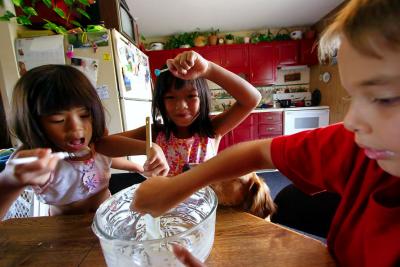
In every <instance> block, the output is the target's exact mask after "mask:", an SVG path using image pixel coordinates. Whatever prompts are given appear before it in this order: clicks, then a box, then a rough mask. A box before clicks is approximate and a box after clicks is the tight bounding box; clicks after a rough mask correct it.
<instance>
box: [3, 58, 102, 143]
mask: <svg viewBox="0 0 400 267" xmlns="http://www.w3.org/2000/svg"><path fill="white" fill-rule="evenodd" d="M12 103H13V105H12V109H13V110H12V114H11V129H12V130H13V131H14V133H15V135H16V136H17V137H18V139H19V140H20V141H21V142H22V144H23V147H24V148H26V149H31V148H37V147H53V148H54V147H55V145H54V144H52V143H51V142H50V140H48V138H47V136H46V133H45V132H44V131H43V129H42V126H41V124H40V117H41V116H44V115H50V114H54V113H56V112H58V111H60V110H68V109H70V108H73V107H80V106H83V107H85V108H86V109H87V110H88V111H89V112H90V114H91V117H92V128H93V132H92V140H90V142H95V141H97V140H98V139H99V138H100V137H102V136H103V135H104V131H105V127H106V126H105V115H104V109H103V105H102V103H101V100H100V98H99V96H98V94H97V92H96V90H95V88H94V87H93V85H92V84H91V83H90V81H89V80H88V78H87V77H86V76H85V75H84V74H83V73H82V72H81V71H79V70H78V69H76V68H74V67H72V66H67V65H43V66H40V67H36V68H33V69H31V70H29V71H28V72H26V73H25V74H24V75H23V76H22V77H21V78H20V79H19V80H18V82H17V84H16V85H15V87H14V91H13V100H12Z"/></svg>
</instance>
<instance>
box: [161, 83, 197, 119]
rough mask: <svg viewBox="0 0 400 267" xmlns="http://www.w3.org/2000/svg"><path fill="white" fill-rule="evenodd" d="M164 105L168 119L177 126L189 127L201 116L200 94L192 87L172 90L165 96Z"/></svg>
mask: <svg viewBox="0 0 400 267" xmlns="http://www.w3.org/2000/svg"><path fill="white" fill-rule="evenodd" d="M164 105H165V109H166V111H167V116H168V118H169V119H170V120H172V121H173V122H174V123H175V124H176V126H178V127H189V126H190V125H191V124H192V123H193V121H194V120H195V119H196V118H197V116H198V114H199V110H200V98H199V94H198V92H197V90H196V89H195V88H193V86H191V85H187V86H185V87H184V88H181V89H179V90H176V89H170V90H168V92H166V93H165V95H164Z"/></svg>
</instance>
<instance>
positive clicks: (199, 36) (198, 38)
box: [193, 28, 207, 47]
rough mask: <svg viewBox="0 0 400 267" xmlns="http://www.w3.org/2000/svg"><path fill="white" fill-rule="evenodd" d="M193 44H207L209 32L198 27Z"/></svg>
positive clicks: (197, 45) (198, 45) (200, 45)
mask: <svg viewBox="0 0 400 267" xmlns="http://www.w3.org/2000/svg"><path fill="white" fill-rule="evenodd" d="M193 44H194V46H196V47H202V46H205V45H206V44H207V34H206V33H204V32H200V29H199V28H197V29H196V31H195V32H194V33H193Z"/></svg>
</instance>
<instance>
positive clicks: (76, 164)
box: [32, 152, 111, 205]
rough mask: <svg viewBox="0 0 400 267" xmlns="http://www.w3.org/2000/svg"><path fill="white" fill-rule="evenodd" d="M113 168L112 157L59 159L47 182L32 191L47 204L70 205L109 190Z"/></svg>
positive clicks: (97, 156) (96, 156) (96, 155)
mask: <svg viewBox="0 0 400 267" xmlns="http://www.w3.org/2000/svg"><path fill="white" fill-rule="evenodd" d="M110 166H111V158H109V157H106V156H104V155H102V154H99V153H96V152H95V155H94V156H93V157H92V158H90V159H88V160H85V161H73V160H67V159H65V160H60V161H59V162H58V164H57V167H56V169H55V170H54V171H53V172H52V173H51V175H50V179H49V180H48V182H47V183H46V184H45V185H43V186H40V187H39V186H34V187H32V188H33V190H34V191H35V193H36V195H37V196H38V199H39V200H40V201H41V202H43V203H45V204H50V205H66V204H70V203H73V202H75V201H79V200H83V199H86V198H89V197H91V196H93V195H95V194H96V193H98V192H99V191H101V190H103V189H104V188H107V187H108V183H109V179H110V177H111V172H110Z"/></svg>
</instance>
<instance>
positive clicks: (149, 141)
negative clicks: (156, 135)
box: [146, 117, 152, 157]
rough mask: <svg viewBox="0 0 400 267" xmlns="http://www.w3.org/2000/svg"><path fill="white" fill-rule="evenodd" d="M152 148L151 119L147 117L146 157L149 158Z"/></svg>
mask: <svg viewBox="0 0 400 267" xmlns="http://www.w3.org/2000/svg"><path fill="white" fill-rule="evenodd" d="M151 146H152V138H151V122H150V117H146V156H147V157H149V154H150V149H151Z"/></svg>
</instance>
